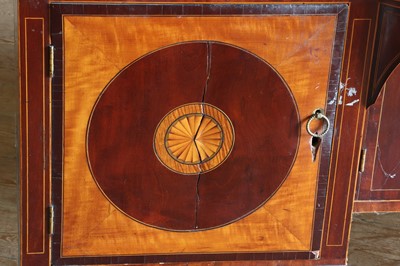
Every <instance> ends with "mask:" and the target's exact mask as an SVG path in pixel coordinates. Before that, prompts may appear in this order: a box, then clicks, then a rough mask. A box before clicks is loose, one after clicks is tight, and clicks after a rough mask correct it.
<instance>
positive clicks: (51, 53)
mask: <svg viewBox="0 0 400 266" xmlns="http://www.w3.org/2000/svg"><path fill="white" fill-rule="evenodd" d="M54 50H55V48H54V46H53V45H49V77H50V78H52V77H54Z"/></svg>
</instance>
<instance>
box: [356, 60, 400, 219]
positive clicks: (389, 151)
mask: <svg viewBox="0 0 400 266" xmlns="http://www.w3.org/2000/svg"><path fill="white" fill-rule="evenodd" d="M399 82H400V65H397V67H396V68H395V69H394V70H393V72H392V73H391V74H390V76H389V78H388V79H387V81H386V82H385V83H384V85H383V88H382V90H381V92H380V95H379V96H378V98H377V100H376V102H375V103H374V104H373V105H371V106H370V107H369V109H368V118H367V119H368V122H367V128H366V137H365V143H364V153H365V169H363V172H362V173H360V177H359V181H358V182H359V184H358V190H357V195H356V202H355V211H358V212H372V211H385V212H387V211H399V210H400V182H399V175H400V169H399V168H400V164H399V159H400V154H399V148H398V147H399V144H400V143H399V128H400V121H399V119H398V115H397V114H398V111H397V110H398V109H399V105H398V103H399V100H400V92H399Z"/></svg>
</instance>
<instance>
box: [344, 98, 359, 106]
mask: <svg viewBox="0 0 400 266" xmlns="http://www.w3.org/2000/svg"><path fill="white" fill-rule="evenodd" d="M359 101H360V100H359V99H357V100H354V101H352V102H350V103H346V106H353V105H355V104H356V103H358V102H359Z"/></svg>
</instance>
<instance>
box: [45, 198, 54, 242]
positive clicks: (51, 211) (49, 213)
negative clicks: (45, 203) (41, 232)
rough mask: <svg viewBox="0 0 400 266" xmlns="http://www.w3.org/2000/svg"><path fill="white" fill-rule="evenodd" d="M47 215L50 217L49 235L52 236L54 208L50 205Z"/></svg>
mask: <svg viewBox="0 0 400 266" xmlns="http://www.w3.org/2000/svg"><path fill="white" fill-rule="evenodd" d="M47 213H48V217H49V235H52V234H53V232H54V206H53V205H50V206H49V207H48V208H47Z"/></svg>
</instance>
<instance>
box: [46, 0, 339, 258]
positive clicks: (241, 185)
mask: <svg viewBox="0 0 400 266" xmlns="http://www.w3.org/2000/svg"><path fill="white" fill-rule="evenodd" d="M346 17H347V5H340V4H334V5H277V4H275V5H257V4H254V5H250V4H249V5H243V4H223V5H217V4H130V5H125V4H124V5H105V4H104V5H102V4H52V5H51V39H52V43H53V45H54V47H55V76H54V78H53V85H52V102H53V106H52V118H53V132H52V140H53V142H52V159H53V161H52V163H53V168H52V171H53V172H52V177H53V184H52V186H53V202H54V205H55V217H56V222H55V232H54V235H53V237H52V252H53V254H52V257H53V258H52V260H53V263H54V264H55V265H57V264H93V263H96V264H108V263H151V262H187V261H210V260H212V261H215V260H230V261H232V260H273V259H287V260H297V259H301V260H305V259H306V260H308V259H312V260H315V259H319V258H320V257H319V256H320V250H321V247H322V245H323V243H322V241H321V238H322V227H323V217H324V206H325V200H326V198H325V195H326V186H327V177H328V168H329V159H330V158H329V157H330V150H331V141H332V126H333V124H334V118H335V109H336V106H335V103H336V102H335V101H334V100H332V99H336V98H335V97H336V93H337V89H336V88H338V83H339V75H338V73H339V72H340V65H341V55H342V48H343V38H344V29H345V28H344V27H343V25H344V24H345V22H346ZM316 109H319V111H320V112H321V115H318V116H317V115H314V116H313V113H315V110H316ZM308 121H310V122H309V123H308ZM307 131H309V132H307ZM309 133H312V134H316V135H317V136H318V135H324V136H323V137H321V138H319V137H311V136H310V134H309ZM321 139H322V141H321Z"/></svg>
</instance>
